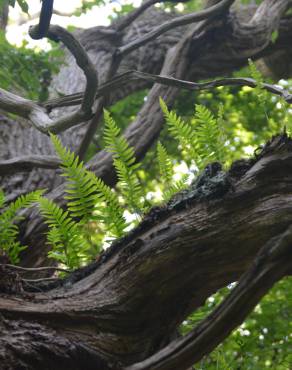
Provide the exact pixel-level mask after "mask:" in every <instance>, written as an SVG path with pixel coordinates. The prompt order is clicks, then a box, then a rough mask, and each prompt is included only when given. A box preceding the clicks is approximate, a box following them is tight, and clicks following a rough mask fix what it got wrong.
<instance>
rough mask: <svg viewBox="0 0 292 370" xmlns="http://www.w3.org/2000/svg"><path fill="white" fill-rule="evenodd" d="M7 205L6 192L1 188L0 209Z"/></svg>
mask: <svg viewBox="0 0 292 370" xmlns="http://www.w3.org/2000/svg"><path fill="white" fill-rule="evenodd" d="M4 205H5V194H4V191H3V190H2V189H1V188H0V209H1V208H3V207H4Z"/></svg>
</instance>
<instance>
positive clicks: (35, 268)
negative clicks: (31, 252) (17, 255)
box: [0, 263, 72, 273]
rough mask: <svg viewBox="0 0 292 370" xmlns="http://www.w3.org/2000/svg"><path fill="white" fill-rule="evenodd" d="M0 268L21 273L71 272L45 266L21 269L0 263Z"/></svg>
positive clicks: (20, 267)
mask: <svg viewBox="0 0 292 370" xmlns="http://www.w3.org/2000/svg"><path fill="white" fill-rule="evenodd" d="M0 267H8V268H10V269H13V270H19V271H23V272H40V271H60V272H68V273H71V272H72V271H71V270H67V269H62V268H60V267H54V266H45V267H22V266H16V265H11V264H9V263H0Z"/></svg>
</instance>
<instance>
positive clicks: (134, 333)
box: [0, 135, 292, 370]
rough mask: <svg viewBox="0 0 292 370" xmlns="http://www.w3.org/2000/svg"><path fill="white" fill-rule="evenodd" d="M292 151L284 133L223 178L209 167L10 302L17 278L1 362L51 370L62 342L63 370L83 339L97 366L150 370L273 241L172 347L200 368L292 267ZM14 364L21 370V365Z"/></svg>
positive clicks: (9, 284) (6, 310) (5, 304)
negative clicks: (230, 289) (209, 301)
mask: <svg viewBox="0 0 292 370" xmlns="http://www.w3.org/2000/svg"><path fill="white" fill-rule="evenodd" d="M291 150H292V141H291V139H288V138H287V137H286V136H285V135H282V136H279V137H276V138H274V139H273V140H272V141H271V142H270V143H269V144H268V145H266V146H265V148H264V149H263V151H262V152H261V153H260V154H259V155H258V156H257V158H254V159H252V160H249V161H239V162H237V163H235V164H234V165H233V167H232V168H231V170H230V171H229V172H228V173H227V174H226V175H224V174H223V173H222V172H221V170H220V167H219V166H218V165H217V164H216V165H213V166H210V167H209V168H208V169H207V170H206V171H205V173H204V176H203V177H202V178H201V179H200V181H199V182H197V183H196V184H193V186H192V187H191V188H190V189H189V191H188V192H184V193H181V194H180V195H178V196H176V197H175V198H174V199H172V201H171V202H170V203H168V204H167V205H165V206H163V207H161V208H155V209H153V210H152V211H151V212H150V213H149V214H148V215H147V216H146V217H145V219H144V220H143V221H142V223H141V224H140V226H139V227H138V228H136V229H135V230H133V231H132V232H131V233H129V235H127V236H126V237H125V238H124V239H122V240H120V241H118V242H116V243H115V244H114V245H113V246H112V247H111V249H109V250H108V251H106V252H105V253H104V254H103V255H102V256H100V258H99V261H98V262H94V263H93V264H92V265H90V266H88V267H86V268H84V269H82V270H80V271H76V272H75V273H73V274H72V275H71V276H70V277H69V278H67V279H65V280H64V282H61V281H59V282H58V281H57V282H50V283H45V282H39V283H35V284H33V283H30V286H28V285H24V286H23V288H24V289H25V290H26V292H25V293H24V294H21V292H19V293H18V295H17V296H15V291H13V289H15V287H16V286H17V285H16V280H15V281H13V276H11V279H10V281H9V280H8V281H6V282H5V289H7V290H6V291H5V294H4V293H3V294H1V293H0V295H1V299H0V313H1V314H2V315H3V319H4V320H5V321H3V320H2V330H1V334H0V357H1V359H4V360H3V361H6V362H2V363H4V364H5V365H7V368H8V369H13V366H12V365H10V367H9V366H8V365H9V364H11V358H13V359H14V361H22V362H23V363H22V365H23V366H24V365H25V364H27V363H28V361H29V359H30V358H32V356H36V358H38V359H39V361H38V362H37V364H36V365H32V366H31V368H30V369H31V370H32V369H39V368H40V367H42V368H43V369H44V370H46V369H49V365H47V362H46V359H47V358H49V357H50V356H51V358H52V359H56V346H57V344H58V343H66V348H67V350H65V349H64V347H63V346H62V347H61V348H62V349H60V358H59V360H60V361H58V362H57V365H56V368H54V370H61V369H63V368H62V366H63V363H64V362H62V361H69V359H70V358H76V356H77V355H76V354H77V353H78V350H77V349H76V348H75V345H76V343H78V346H81V347H82V348H84V349H86V351H89V352H90V351H91V352H92V353H95V357H94V359H92V361H93V360H95V361H96V360H97V358H99V357H100V358H101V359H102V360H103V363H106V364H109V363H112V364H114V368H119V367H120V366H130V365H133V364H135V363H138V362H141V361H142V362H143V361H144V360H145V359H147V358H149V357H150V356H151V355H153V354H155V353H159V352H158V351H159V349H161V348H162V347H165V344H166V343H167V342H169V338H170V336H171V334H172V333H173V331H174V330H175V329H176V328H177V326H178V325H179V324H180V323H181V322H182V321H183V320H184V318H185V317H186V316H187V315H189V314H190V313H191V312H192V311H193V310H195V309H196V308H198V307H199V306H201V305H202V304H203V302H204V301H205V300H206V298H207V297H209V296H210V295H211V294H212V293H214V292H216V291H217V290H218V289H220V288H221V287H223V286H226V285H227V284H228V283H230V282H233V281H236V280H237V279H239V278H240V276H241V275H242V274H243V273H244V272H245V271H247V270H248V269H249V266H250V265H251V263H252V261H253V260H254V258H255V256H256V255H257V253H258V252H259V250H260V248H261V246H262V245H265V244H266V245H267V247H266V249H265V250H264V251H263V253H262V254H260V257H259V258H258V260H257V262H256V265H255V266H254V267H253V269H252V270H250V272H249V273H248V274H247V275H246V276H245V277H244V278H243V280H242V283H241V284H240V285H238V287H237V288H236V289H237V290H235V291H234V293H232V294H231V296H230V297H229V298H228V299H227V300H226V301H225V303H224V304H223V305H222V306H221V307H219V308H218V309H217V310H216V311H215V312H214V314H213V316H212V318H213V320H212V324H211V325H210V327H209V328H210V332H209V331H208V330H207V329H206V326H205V324H206V323H207V321H205V322H203V323H202V326H199V327H198V328H197V329H196V330H195V332H193V333H191V334H190V335H189V336H187V337H185V338H184V339H181V340H185V342H184V344H186V347H185V348H186V352H184V351H181V352H180V349H181V347H180V346H179V344H182V342H181V341H180V340H178V342H177V344H178V347H172V348H175V350H177V351H175V354H174V357H170V360H171V359H175V361H176V360H177V359H178V358H176V357H175V355H176V354H183V356H185V357H184V359H183V361H185V362H183V363H184V365H186V364H187V363H190V362H191V361H193V359H194V357H193V353H194V352H193V348H197V347H196V346H197V345H199V343H202V342H203V339H204V338H205V339H206V338H209V335H211V333H217V332H218V330H219V329H220V328H221V329H222V334H221V335H223V336H224V335H226V332H227V331H228V330H230V329H231V327H230V326H229V322H230V321H231V320H228V325H227V324H226V320H227V319H228V318H229V315H230V314H231V313H232V312H233V313H234V315H236V316H234V320H235V322H236V323H237V325H238V324H239V323H240V322H241V321H242V320H243V318H244V317H245V316H246V315H247V314H248V312H249V311H250V309H251V307H252V306H253V305H254V304H255V303H256V301H257V300H258V299H259V297H260V296H262V295H263V294H264V293H265V291H266V290H267V289H268V288H269V287H270V286H271V285H272V284H273V283H274V282H275V281H276V280H277V279H280V278H281V277H282V276H283V275H285V274H288V273H289V271H290V270H288V266H289V264H290V266H291V258H292V257H291V243H290V242H291V232H290V231H291V227H290V225H291V220H292V218H291V214H292V213H291V210H292V206H291V204H292V203H291V182H292V175H291V174H292V154H291V153H292V151H291ZM287 228H289V229H287ZM285 230H288V231H287V232H286V231H285ZM279 236H280V237H279ZM15 279H17V277H16V276H15ZM1 281H2V280H1ZM9 288H10V289H11V292H10V293H9ZM52 288H53V289H52ZM1 289H4V286H3V285H1V284H0V292H1ZM28 290H30V292H28ZM40 290H41V292H39V291H40ZM33 291H34V292H35V293H33ZM235 293H236V294H235ZM235 296H236V298H235ZM249 296H251V297H252V298H251V300H250V303H247V302H246V299H247V298H248V297H249ZM242 302H245V304H243V303H242ZM153 307H155V310H153ZM238 307H240V309H238ZM133 313H135V314H134V315H133ZM219 319H220V320H219ZM221 319H222V321H221ZM207 320H211V318H209V319H207ZM33 326H35V328H36V330H38V333H39V335H38V336H37V337H35V335H34V334H33V333H35V332H36V330H33ZM29 328H31V330H30V329H29ZM37 328H38V329H37ZM28 334H29V340H28V339H27V335H28ZM205 335H206V337H204V336H205ZM77 338H78V341H77ZM11 341H16V342H14V343H17V346H15V345H14V346H13V345H11ZM201 341H202V342H201ZM49 343H52V345H51V346H50V345H49ZM204 343H205V341H204ZM206 345H207V348H208V345H210V346H213V345H215V342H214V341H212V342H210V343H209V342H208V344H206ZM14 348H18V350H19V353H26V356H25V358H23V357H21V356H20V357H17V356H15V355H14V356H13V355H11V351H12V350H13V349H14ZM42 348H45V349H46V357H43V360H41V358H42V357H41V355H42ZM168 349H169V348H168V347H166V350H168ZM200 351H201V350H200ZM12 353H13V352H12ZM197 353H198V356H201V355H202V351H201V352H197ZM89 358H90V357H89ZM160 358H161V357H160ZM65 363H66V362H65ZM90 363H91V361H89V363H88V367H87V368H91V367H90V366H91V364H90ZM40 364H41V365H42V366H40ZM144 364H145V363H144ZM13 365H14V366H15V367H14V368H17V366H16V365H18V366H19V362H14V363H13ZM46 366H47V367H46ZM58 366H59V367H58ZM80 366H81V365H80V362H78V361H77V362H76V367H75V368H76V369H78V370H79V369H80V368H82V367H80ZM83 366H84V365H83ZM115 366H116V367H115ZM108 367H109V366H108ZM75 368H74V366H73V369H75ZM101 368H102V367H101ZM105 368H106V369H107V367H105ZM154 368H155V367H154ZM166 368H167V369H168V367H166ZM161 369H165V368H163V367H162V368H161ZM169 369H173V367H169ZM177 369H182V367H181V368H180V367H178V368H177Z"/></svg>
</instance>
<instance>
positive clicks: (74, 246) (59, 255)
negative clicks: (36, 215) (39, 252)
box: [39, 198, 89, 269]
mask: <svg viewBox="0 0 292 370" xmlns="http://www.w3.org/2000/svg"><path fill="white" fill-rule="evenodd" d="M39 208H40V212H41V214H42V216H43V217H44V219H45V223H46V224H47V225H48V226H49V232H48V234H47V239H48V242H49V244H50V245H51V247H52V249H51V250H50V252H49V253H48V255H49V257H52V258H54V259H56V260H58V261H59V262H61V263H63V264H64V265H67V266H68V267H69V268H71V269H73V268H76V267H79V266H80V263H81V262H82V260H86V255H87V252H88V249H89V245H88V243H87V242H86V239H85V238H84V236H83V233H82V228H81V225H80V224H78V223H77V222H75V221H74V220H73V219H72V218H71V217H70V215H69V212H68V211H64V210H63V209H62V208H61V207H59V206H58V205H57V204H55V203H54V202H53V201H51V200H49V199H47V198H41V199H40V200H39Z"/></svg>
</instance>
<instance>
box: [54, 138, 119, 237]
mask: <svg viewBox="0 0 292 370" xmlns="http://www.w3.org/2000/svg"><path fill="white" fill-rule="evenodd" d="M51 138H52V141H53V144H54V147H55V150H56V152H57V154H58V155H59V157H60V159H61V161H62V164H61V168H62V170H63V176H65V177H66V180H67V181H66V193H67V195H66V199H68V204H67V206H68V210H69V211H70V216H71V217H75V218H78V219H79V220H80V223H83V224H86V223H87V222H88V221H90V220H93V219H98V220H101V221H103V222H104V223H105V224H106V225H108V231H109V232H111V234H113V236H117V237H120V236H122V235H123V233H124V229H125V227H126V222H125V219H124V217H123V209H122V207H121V206H120V204H119V200H118V197H117V195H116V194H115V193H114V192H113V190H112V189H111V188H110V187H109V186H107V185H106V184H105V183H104V182H103V181H102V180H101V179H99V178H97V177H96V176H95V174H94V173H93V172H90V171H88V170H87V169H86V168H85V167H84V165H83V163H82V162H80V161H79V159H78V157H77V156H76V155H75V154H74V153H72V152H71V151H70V150H69V149H66V148H64V147H63V145H62V143H61V141H60V140H59V139H58V138H57V137H56V136H55V135H52V134H51Z"/></svg>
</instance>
